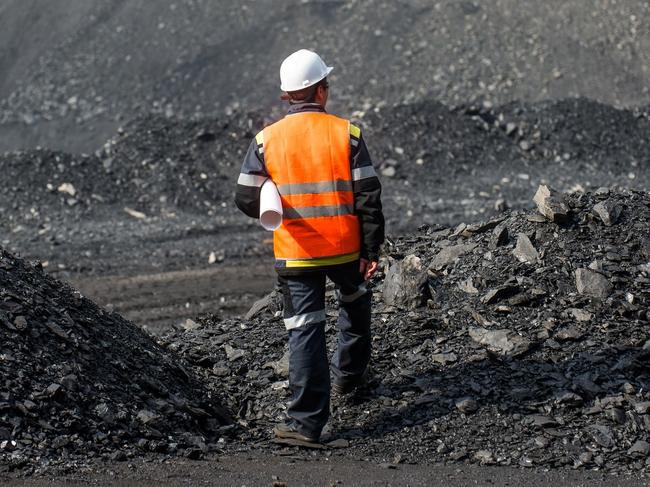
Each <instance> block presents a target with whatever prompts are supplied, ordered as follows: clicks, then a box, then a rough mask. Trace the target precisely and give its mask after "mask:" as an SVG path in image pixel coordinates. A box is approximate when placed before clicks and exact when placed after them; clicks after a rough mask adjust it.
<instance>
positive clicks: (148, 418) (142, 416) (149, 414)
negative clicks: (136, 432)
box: [137, 409, 160, 424]
mask: <svg viewBox="0 0 650 487" xmlns="http://www.w3.org/2000/svg"><path fill="white" fill-rule="evenodd" d="M137 418H138V421H140V422H141V423H144V424H151V423H154V422H156V421H157V420H158V419H160V416H159V415H158V414H156V413H154V412H153V411H149V410H148V409H142V410H141V411H140V412H138V415H137Z"/></svg>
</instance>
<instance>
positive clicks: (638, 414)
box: [163, 188, 650, 472]
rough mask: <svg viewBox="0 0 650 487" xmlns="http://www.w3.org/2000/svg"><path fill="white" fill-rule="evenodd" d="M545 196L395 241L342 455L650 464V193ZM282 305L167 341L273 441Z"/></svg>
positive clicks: (342, 412) (280, 386) (279, 397)
mask: <svg viewBox="0 0 650 487" xmlns="http://www.w3.org/2000/svg"><path fill="white" fill-rule="evenodd" d="M535 200H536V202H537V204H538V205H539V211H538V210H535V211H526V212H524V211H510V212H506V213H505V214H503V215H502V216H500V217H499V218H497V219H493V220H489V221H487V222H484V223H478V224H470V225H468V224H461V225H458V226H457V227H455V228H424V229H422V230H421V231H419V232H418V233H415V234H411V235H407V236H404V237H401V238H399V239H397V240H395V241H392V242H389V244H388V246H387V249H386V254H385V256H384V264H383V272H382V274H381V275H379V276H378V277H377V278H376V279H375V280H374V284H375V303H376V308H375V314H374V317H375V318H374V332H373V333H374V339H373V348H374V351H373V358H372V369H373V372H374V379H373V381H372V382H371V384H370V387H368V388H367V389H365V390H362V391H359V392H358V393H357V394H355V395H354V396H352V397H349V398H337V397H335V398H334V399H333V417H332V421H331V425H330V428H331V429H330V432H331V433H333V435H334V437H337V438H338V439H339V441H337V442H336V443H334V444H333V445H332V446H338V447H341V446H347V449H346V450H344V453H340V454H345V455H347V456H349V455H353V456H355V455H356V456H359V457H364V458H367V457H371V458H375V459H377V461H380V462H386V461H388V462H396V463H399V462H401V461H406V462H410V461H415V462H435V461H459V460H465V461H470V462H476V463H482V464H499V465H519V466H522V467H576V468H577V467H583V468H594V469H602V470H607V471H615V472H623V471H628V470H641V471H647V470H648V469H650V459H649V458H650V456H649V455H650V393H649V392H648V387H649V386H650V368H649V367H648V359H649V358H650V341H649V338H650V331H649V330H650V328H649V327H648V321H649V318H650V316H649V315H648V311H647V309H648V304H649V303H648V300H649V299H650V266H649V265H648V262H649V261H650V239H649V237H648V235H650V233H649V230H650V195H649V194H648V193H645V192H636V191H625V190H618V191H610V190H606V189H604V188H603V189H601V190H599V191H597V192H594V193H581V192H580V193H574V194H571V195H562V194H557V193H554V192H553V191H546V188H540V190H539V192H538V194H536V198H535ZM542 212H543V213H544V215H542ZM328 296H329V304H330V311H331V312H333V311H334V309H333V308H334V306H335V304H334V293H333V290H330V292H329V294H328ZM278 304H279V303H278V299H277V297H274V296H273V295H271V296H269V297H267V299H266V301H265V302H262V303H260V304H259V305H258V306H256V307H255V309H253V310H252V311H251V312H250V313H249V316H247V317H246V318H244V319H237V320H226V321H219V320H217V319H214V318H210V317H207V318H205V319H203V320H200V323H201V325H202V326H201V327H200V328H199V329H196V330H193V331H188V332H182V333H181V332H177V333H174V334H171V335H169V336H167V337H166V338H165V339H164V340H163V344H164V345H165V346H166V347H167V348H169V349H171V350H173V351H176V352H179V353H180V354H182V356H183V357H185V358H186V359H187V360H188V361H189V362H190V363H192V365H193V367H194V370H195V371H196V372H197V373H198V374H201V375H202V377H203V378H204V380H205V381H206V382H208V383H209V384H210V387H211V388H212V389H213V390H224V391H225V392H226V394H225V395H226V397H227V398H228V399H227V401H228V406H229V407H230V408H231V410H232V411H234V412H236V414H237V416H238V420H239V422H240V423H241V424H243V425H245V426H246V427H247V431H248V437H249V439H250V440H260V443H259V444H261V445H264V444H265V443H264V440H266V439H269V438H270V428H271V425H272V424H273V423H274V422H275V421H277V420H279V419H280V418H281V417H282V415H283V413H284V410H285V406H286V402H287V401H288V399H289V397H288V390H287V363H286V354H285V351H286V349H285V346H286V332H285V331H284V329H283V325H282V321H281V318H280V313H279V312H278ZM328 316H329V317H330V318H329V319H328V325H327V327H328V330H330V335H331V336H330V342H329V348H330V350H332V349H333V347H334V345H335V344H334V338H335V336H334V333H333V331H334V327H335V323H334V317H333V314H328ZM238 445H239V444H236V445H235V447H238ZM269 447H270V446H269ZM337 451H338V450H334V453H333V454H336V452H337Z"/></svg>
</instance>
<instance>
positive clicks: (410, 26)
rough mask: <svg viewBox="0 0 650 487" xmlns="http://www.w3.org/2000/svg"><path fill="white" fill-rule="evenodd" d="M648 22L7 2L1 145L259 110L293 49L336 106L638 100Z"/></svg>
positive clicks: (476, 7)
mask: <svg viewBox="0 0 650 487" xmlns="http://www.w3.org/2000/svg"><path fill="white" fill-rule="evenodd" d="M649 18H650V7H649V6H648V3H647V2H645V1H644V0H628V1H626V2H619V3H618V4H617V5H616V8H614V9H612V8H611V5H609V3H607V2H584V1H581V0H553V1H548V2H532V1H528V2H520V1H517V0H500V1H499V2H491V3H487V4H486V3H483V2H478V1H463V2H435V3H432V2H428V1H424V0H417V1H410V2H401V3H394V2H386V1H380V0H373V1H365V2H343V1H330V0H309V1H300V2H296V1H277V0H257V1H255V2H250V1H249V2H240V3H239V4H237V5H236V6H233V5H232V3H230V2H225V1H214V2H196V1H194V0H176V1H175V2H173V3H171V4H169V5H166V6H165V7H164V8H160V6H158V5H154V4H142V3H141V2H135V1H124V0H102V1H98V0H94V1H93V0H69V1H68V2H65V4H57V5H53V4H52V2H48V1H47V0H29V1H25V0H6V1H5V2H3V5H2V15H1V16H0V46H2V47H0V70H2V72H3V77H2V79H0V134H1V135H2V137H0V150H13V149H17V148H31V147H34V146H36V145H42V146H46V147H52V148H56V149H64V150H69V151H76V150H86V151H89V150H92V149H94V147H95V146H96V145H97V144H99V143H101V141H103V140H105V139H106V138H107V137H108V136H110V134H111V132H112V131H113V130H114V129H115V128H116V127H117V126H118V125H119V124H120V123H121V120H125V119H127V120H128V119H130V118H132V117H133V116H135V115H137V114H148V113H152V112H153V113H159V114H164V115H175V114H180V115H182V116H184V117H193V116H195V115H197V114H199V115H203V116H205V115H210V114H212V113H217V112H223V111H224V110H232V109H236V108H237V107H240V108H243V109H245V110H248V109H257V108H259V107H265V108H269V107H271V106H273V105H275V104H276V103H277V98H278V91H279V90H278V79H277V77H278V74H277V73H278V68H279V65H280V62H281V61H282V59H283V58H284V57H285V56H287V55H288V54H289V53H291V52H293V51H294V50H296V49H297V48H299V47H309V48H312V49H316V50H317V51H319V52H320V53H322V54H323V56H324V58H325V60H326V61H328V63H331V64H332V65H333V66H335V67H336V69H335V71H334V72H333V73H332V76H331V81H332V87H333V89H332V103H333V104H336V105H337V106H338V107H339V109H340V110H341V111H343V112H345V113H349V112H350V111H352V110H355V109H358V106H357V105H358V104H359V103H361V104H363V105H367V106H369V107H372V106H376V105H385V104H389V105H392V104H401V103H405V102H407V103H410V102H418V101H421V100H425V99H429V98H432V97H435V98H436V99H440V100H442V101H444V102H445V103H446V104H451V105H457V104H459V103H464V102H466V101H467V100H481V99H487V100H490V101H492V102H493V103H497V104H501V103H507V102H509V101H512V100H516V99H519V100H527V101H538V100H541V99H549V98H551V99H558V98H564V97H567V96H587V97H590V98H594V99H598V100H601V101H603V102H606V103H610V104H615V105H617V106H621V105H637V104H647V103H648V97H649V93H648V86H649V85H650V83H648V80H649V78H648V72H649V71H648V58H647V46H648V33H647V30H646V29H644V28H643V26H644V25H647V24H648V19H649ZM277 33H282V35H277ZM364 109H365V108H364Z"/></svg>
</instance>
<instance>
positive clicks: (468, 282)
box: [458, 277, 478, 294]
mask: <svg viewBox="0 0 650 487" xmlns="http://www.w3.org/2000/svg"><path fill="white" fill-rule="evenodd" d="M458 289H460V290H461V291H463V292H466V293H467V294H478V289H476V287H475V286H474V281H473V280H472V278H471V277H468V278H467V279H465V280H463V281H461V282H459V283H458Z"/></svg>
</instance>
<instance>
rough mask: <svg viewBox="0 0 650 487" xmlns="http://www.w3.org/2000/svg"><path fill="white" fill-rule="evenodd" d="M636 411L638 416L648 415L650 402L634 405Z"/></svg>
mask: <svg viewBox="0 0 650 487" xmlns="http://www.w3.org/2000/svg"><path fill="white" fill-rule="evenodd" d="M634 411H635V412H636V413H637V414H648V412H650V401H644V402H637V403H636V404H635V405H634Z"/></svg>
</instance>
